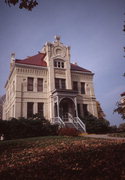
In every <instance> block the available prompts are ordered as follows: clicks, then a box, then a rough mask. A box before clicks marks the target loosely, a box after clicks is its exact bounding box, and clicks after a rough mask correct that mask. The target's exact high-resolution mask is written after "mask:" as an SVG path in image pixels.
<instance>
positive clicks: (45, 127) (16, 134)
mask: <svg viewBox="0 0 125 180" xmlns="http://www.w3.org/2000/svg"><path fill="white" fill-rule="evenodd" d="M57 130H58V126H57V125H51V124H50V122H49V121H47V120H45V119H35V120H33V119H28V120H27V119H25V118H19V119H15V118H13V119H11V120H10V121H6V120H3V121H0V134H4V137H5V139H19V138H27V137H37V136H50V135H57Z"/></svg>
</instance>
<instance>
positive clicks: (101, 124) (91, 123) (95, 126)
mask: <svg viewBox="0 0 125 180" xmlns="http://www.w3.org/2000/svg"><path fill="white" fill-rule="evenodd" d="M83 121H84V123H85V125H86V131H87V132H88V133H107V132H108V131H109V121H107V120H106V119H98V118H96V117H95V116H93V115H92V114H89V115H88V116H87V117H85V119H83Z"/></svg>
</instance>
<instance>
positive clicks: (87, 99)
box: [71, 71, 98, 117]
mask: <svg viewBox="0 0 125 180" xmlns="http://www.w3.org/2000/svg"><path fill="white" fill-rule="evenodd" d="M71 76H72V82H73V81H77V82H78V92H79V93H78V95H77V103H78V104H87V105H88V111H89V112H90V113H91V114H93V115H94V116H96V117H98V113H97V106H96V98H95V94H94V87H93V74H91V73H83V72H78V71H76V72H72V73H71ZM81 82H84V83H85V94H81ZM81 113H82V114H83V109H82V108H81Z"/></svg>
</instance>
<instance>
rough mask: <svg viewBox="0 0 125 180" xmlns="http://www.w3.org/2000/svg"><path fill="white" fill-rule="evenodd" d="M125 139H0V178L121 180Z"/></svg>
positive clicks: (5, 179)
mask: <svg viewBox="0 0 125 180" xmlns="http://www.w3.org/2000/svg"><path fill="white" fill-rule="evenodd" d="M124 152H125V141H124V140H106V139H92V138H85V137H66V136H63V137H61V136H46V137H37V138H27V139H20V140H10V141H3V142H0V179H1V180H10V179H14V180H15V179H18V180H25V179H30V180H32V179H33V180H39V179H40V180H50V179H51V180H70V179H71V180H79V179H84V180H106V179H107V180H109V179H113V180H120V179H121V180H124V179H125V165H124V162H125V156H124Z"/></svg>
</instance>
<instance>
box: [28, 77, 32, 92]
mask: <svg viewBox="0 0 125 180" xmlns="http://www.w3.org/2000/svg"><path fill="white" fill-rule="evenodd" d="M27 90H28V91H33V78H32V77H28V83H27Z"/></svg>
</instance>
